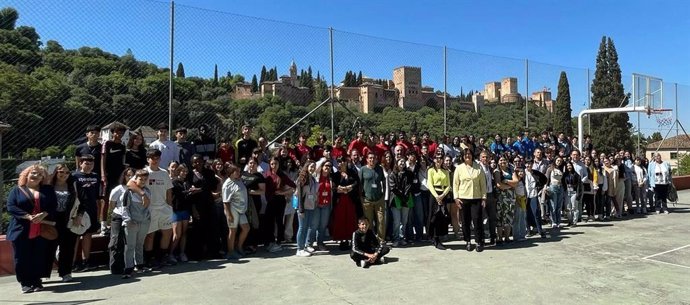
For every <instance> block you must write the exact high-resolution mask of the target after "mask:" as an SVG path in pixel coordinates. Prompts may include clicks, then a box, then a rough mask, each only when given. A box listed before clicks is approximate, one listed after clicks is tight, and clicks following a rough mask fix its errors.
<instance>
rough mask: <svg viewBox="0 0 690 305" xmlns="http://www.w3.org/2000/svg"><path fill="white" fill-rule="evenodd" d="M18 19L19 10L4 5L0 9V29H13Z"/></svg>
mask: <svg viewBox="0 0 690 305" xmlns="http://www.w3.org/2000/svg"><path fill="white" fill-rule="evenodd" d="M17 19H19V12H17V10H16V9H14V8H13V7H5V8H3V9H2V10H0V29H2V30H14V25H15V24H16V23H17Z"/></svg>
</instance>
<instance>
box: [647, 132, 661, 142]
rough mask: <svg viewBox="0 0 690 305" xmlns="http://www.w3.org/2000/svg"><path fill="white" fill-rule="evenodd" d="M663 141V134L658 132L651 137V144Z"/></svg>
mask: <svg viewBox="0 0 690 305" xmlns="http://www.w3.org/2000/svg"><path fill="white" fill-rule="evenodd" d="M663 139H664V137H662V136H661V133H660V132H658V131H655V132H654V133H653V134H652V136H651V137H649V143H653V142H658V141H661V140H663Z"/></svg>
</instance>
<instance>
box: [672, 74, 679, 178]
mask: <svg viewBox="0 0 690 305" xmlns="http://www.w3.org/2000/svg"><path fill="white" fill-rule="evenodd" d="M673 92H674V95H675V100H676V107H675V109H674V111H675V112H676V113H675V116H676V121H675V122H674V123H675V125H676V139H678V127H679V125H680V122H679V121H678V83H674V84H673ZM679 153H680V143H679V142H678V141H676V157H677V158H678V154H679ZM678 161H680V160H678ZM677 165H680V163H676V166H677Z"/></svg>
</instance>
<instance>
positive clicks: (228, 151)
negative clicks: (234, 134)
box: [216, 138, 235, 164]
mask: <svg viewBox="0 0 690 305" xmlns="http://www.w3.org/2000/svg"><path fill="white" fill-rule="evenodd" d="M230 143H232V140H230V141H226V140H225V138H222V139H220V144H218V153H217V155H216V157H218V158H220V160H221V161H223V163H224V164H225V163H227V162H231V163H234V162H235V148H234V147H232V145H230Z"/></svg>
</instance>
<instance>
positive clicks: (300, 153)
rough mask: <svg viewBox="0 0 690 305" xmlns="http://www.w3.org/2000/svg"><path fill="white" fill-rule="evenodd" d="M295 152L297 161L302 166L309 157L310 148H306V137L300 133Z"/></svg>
mask: <svg viewBox="0 0 690 305" xmlns="http://www.w3.org/2000/svg"><path fill="white" fill-rule="evenodd" d="M295 150H296V151H295V152H296V153H297V160H299V162H300V163H301V164H304V161H306V160H307V158H309V155H310V154H311V148H310V147H309V146H307V135H305V134H304V133H301V134H300V135H299V143H297V147H296V149H295Z"/></svg>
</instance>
